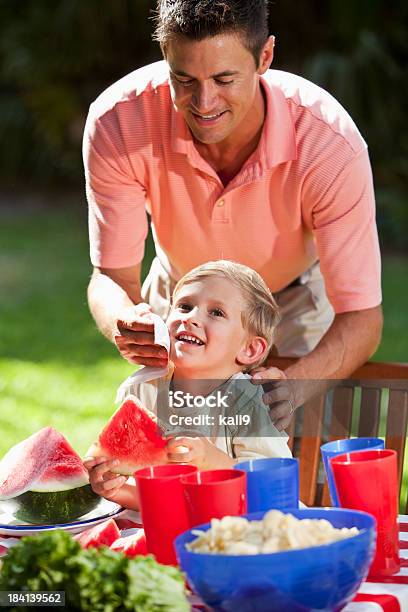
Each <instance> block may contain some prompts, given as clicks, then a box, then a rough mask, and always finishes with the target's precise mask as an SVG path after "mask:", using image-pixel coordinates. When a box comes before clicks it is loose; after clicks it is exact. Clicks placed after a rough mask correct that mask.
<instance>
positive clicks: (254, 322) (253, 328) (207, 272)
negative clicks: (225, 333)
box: [173, 259, 280, 369]
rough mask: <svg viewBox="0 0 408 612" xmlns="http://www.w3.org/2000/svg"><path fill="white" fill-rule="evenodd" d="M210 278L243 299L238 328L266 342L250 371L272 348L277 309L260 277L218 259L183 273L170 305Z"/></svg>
mask: <svg viewBox="0 0 408 612" xmlns="http://www.w3.org/2000/svg"><path fill="white" fill-rule="evenodd" d="M210 276H218V277H223V278H225V279H227V280H229V281H230V282H231V283H232V284H233V285H235V286H236V287H237V288H238V289H239V290H240V292H241V294H242V297H243V298H244V301H245V304H246V308H245V309H244V310H243V311H242V313H241V321H242V327H243V328H244V330H245V331H246V332H247V333H248V334H250V335H253V336H261V337H262V338H264V339H265V340H266V342H267V350H266V351H265V354H264V356H263V357H262V358H261V359H259V360H258V361H257V362H256V363H254V364H251V369H253V368H255V367H257V366H259V365H261V364H262V363H263V362H264V361H265V359H266V358H267V356H268V353H269V351H270V349H271V347H272V345H273V338H274V333H275V329H276V326H277V325H278V323H279V320H280V315H279V308H278V305H277V303H276V302H275V299H274V297H273V295H272V293H271V292H270V290H269V289H268V287H267V285H266V283H265V281H264V280H263V279H262V277H261V276H260V275H259V274H258V272H255V270H253V269H252V268H249V267H248V266H244V265H242V264H239V263H237V262H235V261H229V260H225V259H220V260H218V261H209V262H207V263H205V264H202V265H201V266H197V267H196V268H194V269H193V270H190V272H187V274H185V275H184V276H183V277H182V278H181V279H180V280H179V281H178V283H177V284H176V286H175V288H174V291H173V301H174V298H175V296H176V294H177V293H178V292H179V291H180V289H181V288H182V287H183V286H184V285H188V284H190V283H193V282H195V281H197V280H200V279H202V278H208V277H210Z"/></svg>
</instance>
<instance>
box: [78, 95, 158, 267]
mask: <svg viewBox="0 0 408 612" xmlns="http://www.w3.org/2000/svg"><path fill="white" fill-rule="evenodd" d="M83 159H84V167H85V181H86V195H87V200H88V217H89V241H90V257H91V262H92V264H93V265H94V266H100V267H104V268H125V267H129V266H132V265H136V264H138V263H140V261H142V259H143V255H144V244H145V239H146V236H147V232H148V223H147V216H146V208H145V201H146V188H145V185H144V184H143V172H142V171H141V172H138V168H137V167H136V168H135V165H134V162H132V163H131V162H130V159H129V156H128V154H127V151H126V147H125V144H124V142H123V139H122V136H121V131H120V124H119V121H118V118H117V117H115V111H114V110H111V111H109V112H108V113H106V114H105V115H104V116H103V118H95V117H94V112H93V110H92V105H91V108H90V112H89V115H88V119H87V122H86V126H85V132H84V139H83Z"/></svg>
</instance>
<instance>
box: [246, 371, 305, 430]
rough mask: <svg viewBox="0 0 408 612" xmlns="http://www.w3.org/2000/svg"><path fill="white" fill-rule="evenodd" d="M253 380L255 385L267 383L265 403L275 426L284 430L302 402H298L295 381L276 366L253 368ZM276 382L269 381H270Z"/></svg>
mask: <svg viewBox="0 0 408 612" xmlns="http://www.w3.org/2000/svg"><path fill="white" fill-rule="evenodd" d="M251 374H252V381H251V382H253V384H255V385H261V384H264V385H265V383H267V382H268V384H267V385H265V387H264V388H265V391H266V392H265V393H264V395H263V401H264V403H265V404H266V405H267V406H269V416H270V417H271V421H272V422H273V424H274V425H275V427H276V428H277V429H278V430H279V431H283V430H284V429H286V427H288V425H289V423H290V422H291V420H292V418H293V413H294V411H295V409H296V408H298V406H300V403H298V402H297V398H296V394H295V388H294V384H293V383H294V381H293V380H288V379H287V378H286V375H285V372H282V370H279V368H275V367H270V368H268V367H260V368H256V369H255V370H252V372H251ZM272 380H273V381H274V382H269V381H272Z"/></svg>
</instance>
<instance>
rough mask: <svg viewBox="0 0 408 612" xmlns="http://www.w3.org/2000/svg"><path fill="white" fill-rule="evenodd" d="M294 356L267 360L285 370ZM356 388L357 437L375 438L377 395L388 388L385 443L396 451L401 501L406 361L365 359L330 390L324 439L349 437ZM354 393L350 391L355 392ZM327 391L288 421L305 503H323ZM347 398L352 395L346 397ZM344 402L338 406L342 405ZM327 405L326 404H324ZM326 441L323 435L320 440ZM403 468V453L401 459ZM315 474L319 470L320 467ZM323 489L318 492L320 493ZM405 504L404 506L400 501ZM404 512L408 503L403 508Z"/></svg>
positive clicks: (407, 408) (407, 407)
mask: <svg viewBox="0 0 408 612" xmlns="http://www.w3.org/2000/svg"><path fill="white" fill-rule="evenodd" d="M296 361H297V359H294V358H285V357H273V358H271V360H270V361H269V360H268V365H270V366H272V365H274V366H276V367H278V368H281V369H282V370H285V369H286V368H287V367H289V366H290V365H293V364H294V363H296ZM357 388H359V389H361V402H360V405H359V406H358V407H357V406H354V408H357V409H359V411H360V415H359V422H358V430H357V435H358V436H359V437H364V436H368V437H375V436H378V434H379V428H380V423H381V400H382V399H383V397H384V396H383V394H385V393H387V392H388V406H387V424H386V439H385V446H386V448H393V449H395V450H396V451H397V453H398V477H399V483H400V496H401V497H400V501H401V502H402V501H405V500H402V495H403V494H404V493H405V492H406V491H405V490H404V491H403V490H402V489H403V487H402V484H403V473H404V453H405V446H406V436H407V426H408V364H407V363H387V362H367V363H365V364H364V365H363V366H361V367H360V368H358V369H357V370H356V371H355V372H353V374H352V375H351V376H350V378H349V379H347V380H345V381H343V383H342V384H341V385H340V386H338V387H336V388H335V389H334V390H333V403H332V407H331V410H332V414H331V419H330V425H329V430H328V432H327V439H339V438H348V437H350V435H351V433H352V432H351V423H352V417H353V414H352V411H353V392H355V390H356V389H357ZM354 395H355V394H354ZM326 398H328V399H330V395H327V394H323V395H322V396H321V397H319V398H315V399H313V400H310V401H309V402H307V403H306V404H305V406H304V410H303V414H302V411H301V410H298V411H297V412H296V417H295V418H296V426H295V424H294V423H292V424H291V429H290V434H289V435H291V448H292V452H293V454H294V456H295V457H298V458H299V461H300V497H301V499H302V501H303V502H304V503H305V504H307V505H319V504H320V503H323V504H325V505H327V504H328V503H329V502H330V500H329V495H328V491H327V486H325V487H322V485H321V478H320V479H319V469H320V468H321V457H320V445H321V444H322V437H323V435H324V434H323V425H324V423H325V403H326ZM350 398H351V399H350ZM342 406H343V409H342V408H341V407H342ZM327 409H328V410H330V407H328V408H327ZM323 441H326V440H323ZM405 464H406V467H407V470H408V458H407V460H406V461H405ZM320 474H322V470H321V469H320ZM322 488H323V492H322ZM404 508H405V505H404ZM406 512H407V513H408V505H407V508H406Z"/></svg>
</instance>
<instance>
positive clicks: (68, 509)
mask: <svg viewBox="0 0 408 612" xmlns="http://www.w3.org/2000/svg"><path fill="white" fill-rule="evenodd" d="M100 500H101V498H100V496H99V495H97V494H96V493H94V491H92V489H91V487H90V485H89V484H87V485H83V486H81V487H76V488H71V489H66V490H65V491H46V492H45V491H44V492H43V491H25V492H24V493H22V494H21V495H18V496H17V497H13V498H11V499H7V500H3V501H0V508H1V509H2V510H3V511H5V512H7V513H8V514H12V515H13V516H14V517H15V518H16V519H18V520H19V521H22V522H25V523H31V524H35V525H55V524H64V523H70V522H71V521H73V520H75V519H77V518H79V517H81V516H83V515H84V514H87V513H88V512H90V511H91V510H93V509H94V508H95V507H96V506H97V505H98V503H99V502H100Z"/></svg>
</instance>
